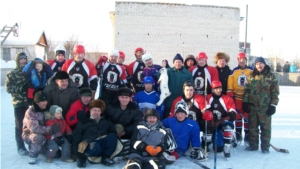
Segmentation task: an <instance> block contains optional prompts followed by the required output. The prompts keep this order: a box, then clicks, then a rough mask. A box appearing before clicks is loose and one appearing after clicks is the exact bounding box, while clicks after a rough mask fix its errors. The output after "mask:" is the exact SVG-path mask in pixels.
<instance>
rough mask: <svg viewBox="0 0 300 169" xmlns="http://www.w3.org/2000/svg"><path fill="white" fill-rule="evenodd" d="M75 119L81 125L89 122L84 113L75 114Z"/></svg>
mask: <svg viewBox="0 0 300 169" xmlns="http://www.w3.org/2000/svg"><path fill="white" fill-rule="evenodd" d="M77 119H78V121H80V122H81V123H82V124H85V123H87V122H88V121H89V119H88V118H87V117H86V116H85V113H84V111H78V112H77Z"/></svg>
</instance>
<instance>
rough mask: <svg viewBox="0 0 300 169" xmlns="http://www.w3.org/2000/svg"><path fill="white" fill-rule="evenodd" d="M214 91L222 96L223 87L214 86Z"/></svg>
mask: <svg viewBox="0 0 300 169" xmlns="http://www.w3.org/2000/svg"><path fill="white" fill-rule="evenodd" d="M212 91H213V93H214V94H215V95H217V96H220V95H221V94H222V87H217V88H214V89H212Z"/></svg>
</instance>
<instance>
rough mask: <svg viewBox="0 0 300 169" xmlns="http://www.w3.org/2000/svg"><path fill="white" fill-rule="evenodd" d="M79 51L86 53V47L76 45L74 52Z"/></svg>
mask: <svg viewBox="0 0 300 169" xmlns="http://www.w3.org/2000/svg"><path fill="white" fill-rule="evenodd" d="M77 53H85V49H84V47H83V46H82V45H75V46H74V48H73V54H74V55H75V54H77Z"/></svg>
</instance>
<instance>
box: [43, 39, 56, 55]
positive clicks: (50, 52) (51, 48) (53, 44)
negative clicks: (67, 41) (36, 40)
mask: <svg viewBox="0 0 300 169" xmlns="http://www.w3.org/2000/svg"><path fill="white" fill-rule="evenodd" d="M47 44H48V46H46V48H45V54H46V56H47V57H46V58H44V60H51V59H55V51H54V50H55V47H56V44H57V43H56V42H55V41H53V40H52V38H51V37H49V38H47Z"/></svg>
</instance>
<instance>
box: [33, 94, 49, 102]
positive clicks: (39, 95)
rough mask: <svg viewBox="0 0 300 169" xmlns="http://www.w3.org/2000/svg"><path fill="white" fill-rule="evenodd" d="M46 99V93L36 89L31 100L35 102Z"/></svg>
mask: <svg viewBox="0 0 300 169" xmlns="http://www.w3.org/2000/svg"><path fill="white" fill-rule="evenodd" d="M46 100H48V97H47V94H46V93H45V92H43V91H38V92H37V93H36V94H35V95H34V99H33V101H34V102H35V103H38V102H42V101H46Z"/></svg>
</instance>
